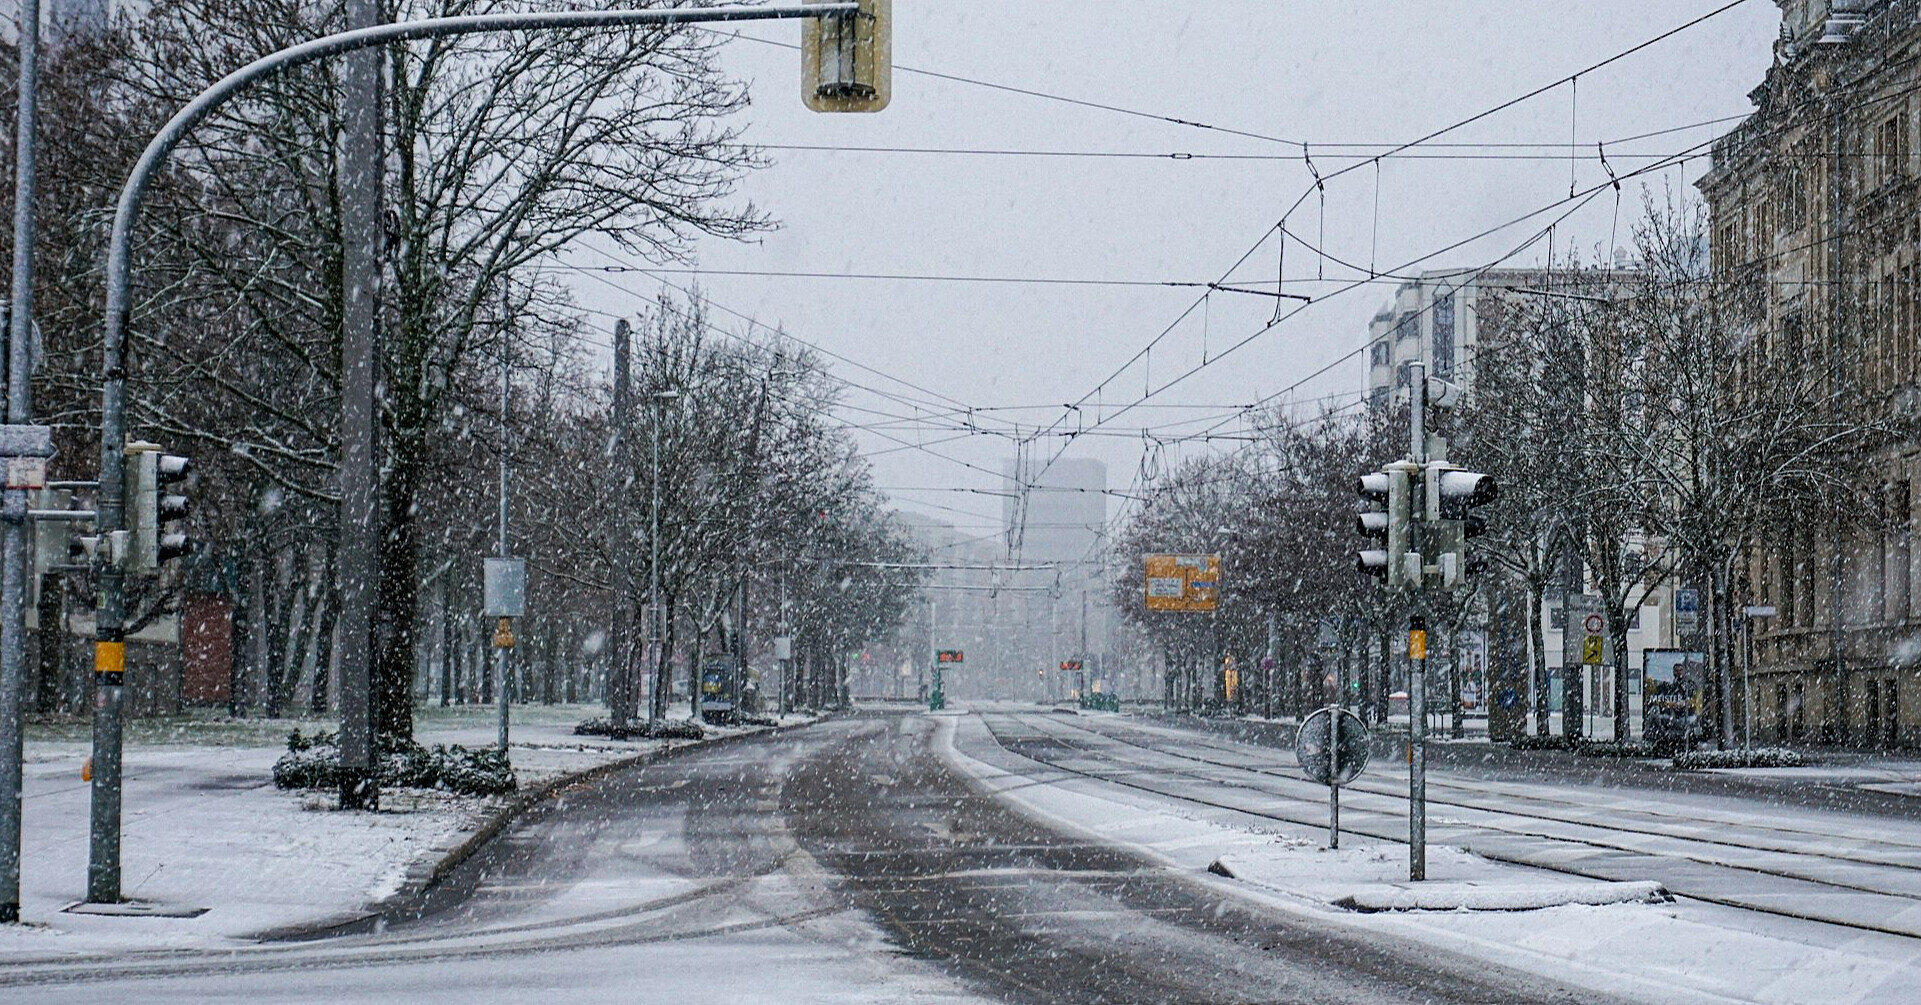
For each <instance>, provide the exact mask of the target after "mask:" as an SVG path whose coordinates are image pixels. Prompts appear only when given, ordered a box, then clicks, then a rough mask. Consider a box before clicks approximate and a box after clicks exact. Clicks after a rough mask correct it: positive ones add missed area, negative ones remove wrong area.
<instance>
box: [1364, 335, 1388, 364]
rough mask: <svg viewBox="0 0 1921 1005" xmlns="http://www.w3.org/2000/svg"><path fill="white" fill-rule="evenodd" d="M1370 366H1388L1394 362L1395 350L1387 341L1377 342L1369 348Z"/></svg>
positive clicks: (1368, 358) (1368, 360) (1368, 359)
mask: <svg viewBox="0 0 1921 1005" xmlns="http://www.w3.org/2000/svg"><path fill="white" fill-rule="evenodd" d="M1367 362H1368V365H1369V366H1386V365H1388V364H1389V363H1392V362H1394V350H1393V349H1392V348H1391V347H1390V346H1389V345H1388V344H1387V343H1386V342H1384V341H1383V342H1376V343H1374V344H1373V345H1372V346H1370V347H1369V348H1368V350H1367Z"/></svg>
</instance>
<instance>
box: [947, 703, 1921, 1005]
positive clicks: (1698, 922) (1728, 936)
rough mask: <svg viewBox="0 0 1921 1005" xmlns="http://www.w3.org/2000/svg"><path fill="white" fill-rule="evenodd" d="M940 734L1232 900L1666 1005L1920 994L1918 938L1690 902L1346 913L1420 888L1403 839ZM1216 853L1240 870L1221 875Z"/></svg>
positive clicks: (1519, 893)
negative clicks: (1338, 835) (1352, 903)
mask: <svg viewBox="0 0 1921 1005" xmlns="http://www.w3.org/2000/svg"><path fill="white" fill-rule="evenodd" d="M937 742H938V743H939V745H940V746H941V747H942V752H943V754H944V755H945V756H947V757H948V758H949V761H950V763H952V764H953V765H954V766H955V767H956V768H958V769H959V770H961V771H963V772H965V773H967V774H968V775H970V776H971V777H972V778H974V779H975V781H976V783H977V784H979V785H980V786H981V787H982V788H983V789H985V790H986V791H989V792H992V793H995V794H997V795H998V796H999V797H1000V798H1002V799H1004V800H1007V801H1008V802H1010V803H1012V804H1013V805H1015V806H1016V807H1017V808H1019V809H1021V810H1023V811H1025V812H1027V813H1029V814H1031V815H1033V816H1035V817H1036V818H1038V819H1042V820H1044V821H1047V822H1048V823H1050V824H1052V825H1053V826H1055V827H1058V828H1062V829H1065V830H1067V831H1069V832H1074V833H1080V834H1084V835H1086V836H1088V837H1089V838H1091V839H1094V840H1100V841H1106V842H1112V843H1115V844H1120V845H1124V846H1129V847H1132V848H1134V849H1136V850H1138V851H1139V852H1141V853H1143V854H1145V855H1147V856H1148V857H1149V858H1151V859H1154V860H1157V861H1159V862H1161V863H1163V864H1165V865H1166V866H1168V867H1169V868H1172V869H1176V870H1179V871H1182V872H1183V873H1186V874H1188V875H1190V876H1192V877H1193V878H1194V880H1195V881H1196V882H1204V883H1210V884H1213V885H1214V886H1216V887H1217V888H1219V889H1220V890H1221V891H1222V892H1223V893H1227V894H1231V895H1237V896H1242V897H1247V898H1250V899H1254V900H1258V901H1261V902H1263V903H1266V904H1268V905H1270V906H1272V907H1275V908H1278V909H1280V910H1282V911H1284V912H1288V913H1294V914H1307V915H1311V916H1312V917H1314V918H1315V919H1317V920H1319V921H1321V922H1323V923H1333V924H1339V925H1344V926H1346V927H1350V928H1353V929H1355V930H1357V931H1360V932H1364V933H1373V934H1378V935H1387V936H1398V937H1402V938H1408V939H1412V940H1418V941H1421V942H1425V943H1429V944H1433V945H1438V946H1441V947H1444V948H1448V949H1451V950H1453V951H1456V952H1460V953H1463V954H1464V955H1468V956H1471V957H1474V958H1479V959H1485V960H1487V961H1489V962H1490V963H1496V964H1499V965H1502V966H1509V967H1514V968H1517V969H1523V970H1527V971H1530V972H1533V973H1538V974H1542V975H1546V976H1550V977H1555V978H1559V979H1562V980H1566V981H1569V982H1572V983H1575V984H1582V985H1586V986H1589V987H1592V988H1594V989H1595V990H1596V991H1599V992H1603V993H1607V994H1611V995H1621V994H1626V995H1629V996H1632V997H1638V998H1642V999H1644V1000H1648V1001H1655V1002H1662V1003H1669V1002H1731V1001H1738V1002H1769V1003H1782V1005H1807V1003H1812V1002H1823V1003H1827V1002H1833V1003H1847V1005H1868V1003H1877V1005H1878V1003H1888V1005H1896V1003H1901V1005H1907V1003H1912V1002H1913V1001H1915V988H1917V987H1921V958H1917V953H1916V950H1915V947H1914V945H1913V940H1910V939H1903V938H1898V937H1895V936H1886V935H1878V934H1874V933H1863V932H1858V931H1853V930H1848V929H1841V928H1837V927H1834V926H1829V925H1821V924H1817V923H1807V922H1796V921H1791V920H1787V919H1783V918H1778V917H1775V916H1771V915H1764V914H1758V913H1756V912H1752V911H1743V910H1738V909H1735V908H1726V907H1719V906H1715V905H1711V904H1704V903H1698V902H1692V901H1683V902H1679V903H1640V902H1631V903H1615V904H1609V905H1606V906H1586V905H1577V904H1570V905H1567V906H1559V907H1549V908H1544V909H1540V910H1490V911H1472V910H1439V911H1421V910H1407V911H1399V910H1397V911H1387V912H1381V913H1361V912H1356V911H1350V910H1344V909H1342V908H1339V907H1336V906H1334V905H1333V903H1332V901H1334V900H1339V899H1342V898H1343V897H1344V896H1351V895H1353V894H1355V893H1357V892H1363V893H1364V892H1366V891H1369V890H1372V891H1374V893H1375V894H1376V895H1384V894H1385V893H1386V892H1389V891H1392V890H1394V889H1395V888H1396V887H1397V886H1407V885H1410V884H1407V883H1406V875H1407V873H1406V869H1407V848H1406V846H1405V845H1401V844H1394V843H1382V842H1375V841H1372V840H1369V839H1366V838H1355V837H1353V836H1352V835H1348V836H1344V837H1343V840H1342V844H1343V847H1342V849H1341V850H1340V851H1338V852H1328V851H1324V850H1321V849H1322V846H1323V845H1324V842H1325V841H1326V834H1327V832H1326V831H1325V829H1319V828H1305V827H1298V826H1294V825H1291V824H1286V823H1280V822H1276V821H1272V820H1267V819H1263V818H1254V817H1249V816H1247V815H1245V814H1239V813H1235V812H1232V811H1216V810H1211V809H1208V808H1206V807H1200V806H1196V805H1194V804H1190V803H1182V802H1177V801H1175V800H1172V799H1168V798H1163V797H1159V796H1155V795H1152V794H1150V793H1146V792H1142V791H1139V790H1135V789H1125V788H1120V787H1117V786H1112V785H1107V784H1104V783H1102V782H1099V781H1095V780H1091V779H1085V778H1080V777H1069V776H1063V775H1061V774H1060V773H1059V772H1056V771H1054V770H1053V769H1050V768H1046V767H1045V766H1042V765H1037V764H1035V763H1034V762H1032V761H1028V760H1026V759H1025V758H1021V757H1019V756H1017V755H1014V754H1012V753H1009V752H1008V751H1006V750H1005V749H1004V748H1002V747H1001V746H1000V745H999V744H998V743H996V742H995V741H994V740H993V738H992V736H991V735H990V734H989V733H988V731H987V729H986V726H985V725H984V724H983V723H982V722H981V720H980V718H979V717H978V716H966V717H949V718H945V719H944V720H943V725H942V736H941V739H940V740H939V741H937ZM1037 782H1039V784H1037ZM1216 861H1220V862H1222V863H1223V864H1224V865H1226V866H1227V867H1228V869H1229V871H1232V872H1234V873H1235V874H1236V875H1238V876H1241V877H1242V878H1240V879H1227V878H1224V877H1219V876H1215V875H1211V874H1209V873H1208V872H1207V869H1208V866H1210V865H1211V864H1213V863H1215V862H1216ZM1428 863H1429V875H1430V876H1432V877H1434V880H1433V881H1438V882H1440V883H1445V884H1451V885H1453V886H1454V887H1455V888H1456V889H1457V890H1459V889H1476V888H1479V889H1485V890H1488V891H1496V890H1498V891H1501V892H1500V894H1499V895H1498V897H1497V896H1495V895H1493V894H1490V900H1494V899H1499V898H1514V899H1518V898H1521V897H1524V896H1528V895H1541V894H1545V893H1553V892H1557V889H1558V891H1561V892H1566V891H1570V890H1572V889H1574V888H1579V889H1583V890H1595V889H1600V888H1603V887H1606V886H1608V884H1600V883H1594V884H1589V885H1584V884H1582V883H1581V881H1580V880H1578V879H1574V880H1570V877H1568V876H1566V875H1564V874H1561V873H1554V872H1546V871H1543V870H1537V869H1529V868H1526V867H1521V866H1510V865H1505V864H1501V863H1495V862H1489V861H1487V860H1485V859H1481V858H1479V857H1477V856H1473V855H1469V854H1467V853H1466V852H1463V851H1460V850H1459V849H1450V848H1444V847H1439V846H1432V845H1431V846H1430V847H1429V849H1428ZM1431 882H1432V881H1431ZM1450 906H1452V905H1450ZM1497 906H1498V905H1497Z"/></svg>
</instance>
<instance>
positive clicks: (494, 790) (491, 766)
mask: <svg viewBox="0 0 1921 1005" xmlns="http://www.w3.org/2000/svg"><path fill="white" fill-rule="evenodd" d="M338 742H339V738H338V736H337V735H336V734H334V733H331V732H326V731H321V732H316V733H312V734H302V733H301V732H300V731H299V730H298V729H296V730H294V731H293V733H292V734H291V735H289V736H288V737H287V752H286V753H285V754H282V755H280V760H278V761H275V762H274V766H273V781H274V784H275V785H276V786H278V787H280V788H283V789H333V788H338V787H339V786H340V748H339V746H338ZM379 771H380V784H381V785H382V786H383V787H386V788H399V789H439V790H441V791H443V792H454V793H458V794H460V795H464V796H492V795H498V794H500V793H503V792H512V791H514V789H515V788H516V787H517V786H518V782H517V780H516V779H515V778H514V769H513V765H512V764H510V763H508V761H507V757H506V755H504V754H502V753H501V752H500V751H498V750H494V749H492V748H490V747H489V748H481V749H479V750H470V749H468V748H466V747H463V746H461V745H459V744H440V743H436V744H434V745H433V746H432V747H423V746H421V745H420V744H418V743H414V742H412V741H408V742H406V743H403V744H399V745H395V746H392V747H389V748H387V749H384V750H382V751H381V752H380V765H379Z"/></svg>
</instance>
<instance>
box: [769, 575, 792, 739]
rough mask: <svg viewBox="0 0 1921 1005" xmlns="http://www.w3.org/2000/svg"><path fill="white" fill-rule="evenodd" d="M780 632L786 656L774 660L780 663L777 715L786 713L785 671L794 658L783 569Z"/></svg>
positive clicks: (786, 671)
mask: <svg viewBox="0 0 1921 1005" xmlns="http://www.w3.org/2000/svg"><path fill="white" fill-rule="evenodd" d="M780 634H781V637H782V638H784V639H786V640H787V645H786V652H787V656H786V657H785V658H783V659H780V660H777V661H776V662H777V663H779V664H780V685H779V686H780V700H779V704H777V705H775V706H774V708H775V710H776V712H777V714H778V715H786V714H787V673H788V669H789V667H790V665H791V664H792V663H793V658H794V657H793V653H794V623H793V622H792V621H790V620H789V619H788V617H787V573H786V572H785V571H783V572H782V573H781V575H780Z"/></svg>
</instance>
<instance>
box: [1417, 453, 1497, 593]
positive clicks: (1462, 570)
mask: <svg viewBox="0 0 1921 1005" xmlns="http://www.w3.org/2000/svg"><path fill="white" fill-rule="evenodd" d="M1422 481H1423V483H1424V484H1423V486H1422V487H1423V489H1424V490H1425V495H1426V499H1425V500H1424V501H1425V503H1426V505H1425V507H1424V510H1425V512H1424V513H1423V514H1422V515H1423V516H1424V517H1425V520H1426V522H1427V524H1428V525H1429V527H1430V528H1431V533H1432V535H1433V537H1434V539H1435V550H1436V551H1438V552H1439V553H1440V562H1439V567H1440V578H1441V587H1442V588H1443V589H1450V590H1451V589H1454V588H1456V587H1458V586H1461V585H1464V583H1465V581H1466V578H1467V576H1468V575H1470V574H1472V573H1475V572H1479V571H1480V570H1481V569H1482V568H1484V567H1485V562H1481V561H1470V560H1469V558H1468V555H1467V542H1468V540H1469V539H1470V538H1476V537H1480V536H1481V535H1482V534H1485V533H1487V520H1486V519H1485V518H1483V517H1481V516H1479V515H1477V514H1476V513H1475V512H1474V510H1475V508H1476V507H1479V506H1485V505H1487V504H1488V503H1491V502H1493V501H1494V500H1495V499H1496V498H1498V497H1499V496H1500V488H1499V486H1497V485H1496V484H1495V482H1494V478H1493V476H1492V475H1486V474H1482V473H1481V472H1478V471H1465V470H1462V469H1461V468H1457V467H1455V466H1453V465H1451V464H1448V463H1446V462H1443V461H1434V462H1430V463H1429V464H1428V465H1427V470H1426V472H1425V477H1424V478H1423V479H1422Z"/></svg>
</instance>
